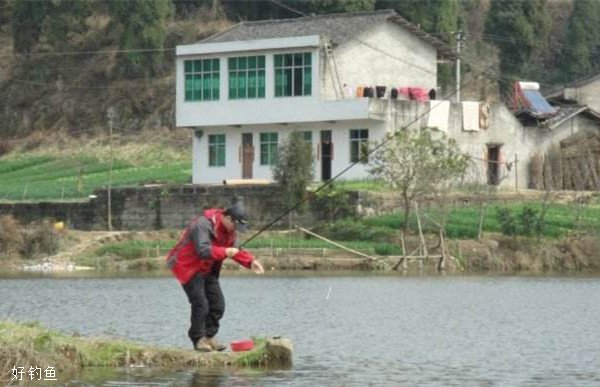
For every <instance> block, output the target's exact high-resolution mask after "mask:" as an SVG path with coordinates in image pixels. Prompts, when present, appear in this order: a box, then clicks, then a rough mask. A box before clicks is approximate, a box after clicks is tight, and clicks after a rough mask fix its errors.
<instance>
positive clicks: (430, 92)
mask: <svg viewBox="0 0 600 387" xmlns="http://www.w3.org/2000/svg"><path fill="white" fill-rule="evenodd" d="M436 96H437V91H435V89H431V90H429V100H432V99H435V97H436Z"/></svg>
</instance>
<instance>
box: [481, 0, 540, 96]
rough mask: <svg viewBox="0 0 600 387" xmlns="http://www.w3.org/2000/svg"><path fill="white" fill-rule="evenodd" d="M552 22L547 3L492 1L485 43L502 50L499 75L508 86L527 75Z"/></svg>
mask: <svg viewBox="0 0 600 387" xmlns="http://www.w3.org/2000/svg"><path fill="white" fill-rule="evenodd" d="M549 27H550V19H549V17H548V13H547V10H546V7H545V1H544V0H531V1H521V0H492V2H491V7H490V11H489V12H488V15H487V18H486V23H485V34H486V40H489V41H490V42H491V43H493V44H494V45H496V46H497V47H498V48H499V49H500V72H501V73H502V76H503V77H504V78H505V79H507V78H508V82H506V81H504V82H501V86H503V88H504V89H505V90H506V89H507V87H508V86H509V85H510V81H512V80H516V79H517V78H519V77H523V76H525V75H526V73H525V71H526V67H525V65H526V64H527V63H528V61H529V60H530V58H531V54H532V52H533V51H534V50H535V48H536V47H538V46H540V45H543V44H545V43H544V42H545V40H546V38H547V35H548V32H549V30H550V29H549Z"/></svg>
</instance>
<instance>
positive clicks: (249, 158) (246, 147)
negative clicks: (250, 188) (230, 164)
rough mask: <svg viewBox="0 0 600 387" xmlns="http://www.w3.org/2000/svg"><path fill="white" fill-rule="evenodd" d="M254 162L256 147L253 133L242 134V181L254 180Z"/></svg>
mask: <svg viewBox="0 0 600 387" xmlns="http://www.w3.org/2000/svg"><path fill="white" fill-rule="evenodd" d="M253 162H254V146H253V145H252V133H242V179H252V163H253Z"/></svg>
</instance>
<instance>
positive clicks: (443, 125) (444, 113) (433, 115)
mask: <svg viewBox="0 0 600 387" xmlns="http://www.w3.org/2000/svg"><path fill="white" fill-rule="evenodd" d="M449 113H450V101H439V100H433V101H429V118H428V119H427V127H429V128H437V129H438V130H440V131H442V132H447V131H448V115H449Z"/></svg>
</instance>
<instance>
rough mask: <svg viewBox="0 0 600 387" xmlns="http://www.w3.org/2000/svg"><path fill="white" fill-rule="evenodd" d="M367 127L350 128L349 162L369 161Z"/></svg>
mask: <svg viewBox="0 0 600 387" xmlns="http://www.w3.org/2000/svg"><path fill="white" fill-rule="evenodd" d="M368 146H369V129H350V162H351V163H356V162H359V161H360V162H361V163H363V164H365V163H368V162H369V155H368V153H367V152H368Z"/></svg>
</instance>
